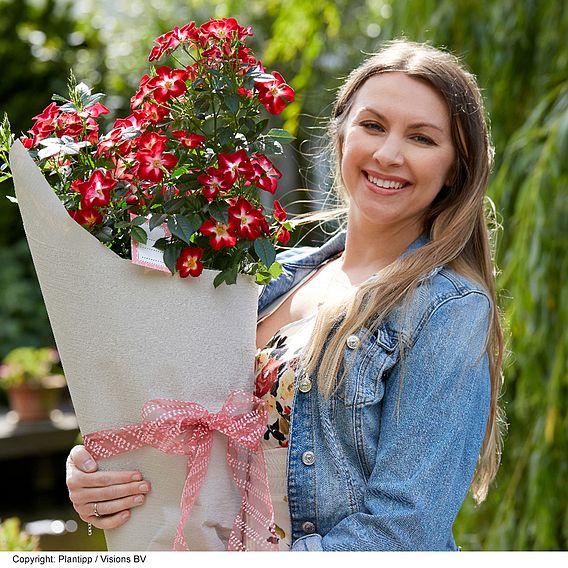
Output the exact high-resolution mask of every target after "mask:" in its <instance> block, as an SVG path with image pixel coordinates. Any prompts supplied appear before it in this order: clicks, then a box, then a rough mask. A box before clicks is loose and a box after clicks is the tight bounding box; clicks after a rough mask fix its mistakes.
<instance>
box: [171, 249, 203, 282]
mask: <svg viewBox="0 0 568 568" xmlns="http://www.w3.org/2000/svg"><path fill="white" fill-rule="evenodd" d="M202 257H203V249H202V248H199V247H184V248H183V249H182V251H181V253H180V255H179V257H178V259H177V262H176V269H177V270H178V271H179V275H180V276H181V278H187V277H188V276H199V275H200V274H201V273H202V272H203V262H201V258H202Z"/></svg>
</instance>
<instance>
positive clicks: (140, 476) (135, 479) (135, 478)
mask: <svg viewBox="0 0 568 568" xmlns="http://www.w3.org/2000/svg"><path fill="white" fill-rule="evenodd" d="M132 481H142V475H141V474H140V473H135V474H134V475H133V476H132Z"/></svg>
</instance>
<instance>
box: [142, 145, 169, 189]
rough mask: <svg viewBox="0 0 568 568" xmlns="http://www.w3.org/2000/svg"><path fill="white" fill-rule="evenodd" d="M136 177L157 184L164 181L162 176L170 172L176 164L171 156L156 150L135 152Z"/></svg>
mask: <svg viewBox="0 0 568 568" xmlns="http://www.w3.org/2000/svg"><path fill="white" fill-rule="evenodd" d="M136 159H137V160H138V162H139V163H138V168H137V170H136V173H137V174H138V176H139V177H140V178H141V179H143V180H147V181H151V182H154V183H158V182H160V181H162V180H163V179H164V175H165V174H166V173H168V172H169V171H170V170H172V169H173V168H174V167H175V166H176V165H177V163H178V160H177V158H176V157H175V156H174V155H173V154H169V153H167V152H165V153H163V152H162V151H161V150H160V149H157V150H138V152H136Z"/></svg>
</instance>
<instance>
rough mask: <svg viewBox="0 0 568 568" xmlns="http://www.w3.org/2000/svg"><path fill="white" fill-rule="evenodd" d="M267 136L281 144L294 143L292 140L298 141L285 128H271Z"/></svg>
mask: <svg viewBox="0 0 568 568" xmlns="http://www.w3.org/2000/svg"><path fill="white" fill-rule="evenodd" d="M266 135H267V136H270V138H272V139H273V140H278V142H280V143H281V144H287V143H288V142H292V140H296V137H295V136H293V135H292V134H290V133H289V132H288V131H287V130H284V129H283V128H271V129H270V130H269V131H268V133H267V134H266Z"/></svg>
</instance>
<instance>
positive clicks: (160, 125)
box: [0, 18, 294, 286]
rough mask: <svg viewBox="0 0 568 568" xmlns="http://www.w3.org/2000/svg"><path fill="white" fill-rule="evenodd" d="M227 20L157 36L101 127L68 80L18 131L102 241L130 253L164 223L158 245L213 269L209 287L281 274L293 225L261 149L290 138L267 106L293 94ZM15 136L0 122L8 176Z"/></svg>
mask: <svg viewBox="0 0 568 568" xmlns="http://www.w3.org/2000/svg"><path fill="white" fill-rule="evenodd" d="M251 35H252V32H251V29H250V28H247V27H242V26H240V25H239V24H238V23H237V22H236V20H235V19H233V18H226V19H221V20H214V19H212V20H210V21H208V22H206V23H205V24H203V25H201V26H200V27H198V26H196V24H195V22H190V23H188V24H186V25H184V26H183V27H175V28H174V29H173V30H171V31H169V32H167V33H165V34H163V35H161V36H160V37H158V38H157V39H156V40H155V42H154V43H155V45H154V46H153V48H152V50H151V53H150V55H149V58H148V59H149V61H151V62H159V61H160V62H161V63H160V64H159V65H158V66H154V67H152V68H151V69H150V71H149V73H148V74H146V75H144V76H143V77H142V79H141V81H140V85H139V88H138V90H137V92H136V93H135V95H134V96H133V97H132V98H131V114H130V115H129V116H127V117H126V118H120V119H118V120H116V121H115V123H114V125H113V127H112V129H111V130H110V131H109V132H108V133H106V134H101V132H100V130H101V128H100V125H99V121H100V120H101V117H102V116H103V115H105V114H107V113H108V112H109V111H108V109H107V108H106V107H105V106H104V105H103V104H102V103H101V100H102V99H103V96H104V95H103V94H101V93H92V91H91V89H90V88H89V87H87V86H86V85H84V84H83V83H79V84H77V82H76V80H75V78H74V77H73V75H71V77H70V80H69V96H68V98H63V97H60V96H57V95H54V97H53V100H54V102H52V103H51V104H50V105H49V106H48V107H47V108H45V110H44V111H43V112H42V113H40V114H39V115H37V116H36V117H34V124H33V126H32V128H31V129H30V130H29V131H28V133H27V134H26V135H24V136H22V137H21V138H20V140H21V142H22V143H23V144H24V146H25V147H26V148H27V149H28V151H29V152H30V154H31V156H32V158H33V159H34V161H35V162H36V164H37V165H38V166H39V168H40V169H41V170H42V172H43V173H44V175H45V176H46V178H47V179H48V181H49V182H50V185H51V186H52V187H53V189H54V191H55V193H56V194H57V196H58V197H59V199H60V200H61V201H62V202H63V204H64V205H65V207H66V209H67V211H68V212H69V214H70V215H71V216H72V217H73V218H74V219H75V220H76V221H77V222H78V223H80V224H81V225H83V226H84V227H85V228H86V229H87V230H88V231H89V232H91V233H92V234H93V235H94V236H95V237H97V238H98V239H99V240H100V241H101V242H103V243H104V244H105V245H106V246H107V247H109V248H110V249H111V250H113V251H114V252H116V253H117V254H118V255H120V256H121V257H123V258H130V257H131V241H132V240H134V241H137V242H138V243H142V244H145V243H146V240H147V232H146V230H145V229H144V228H143V226H148V229H149V230H152V229H154V228H155V227H157V226H160V225H166V226H167V228H168V229H169V231H168V236H167V237H165V238H162V239H159V240H158V241H157V242H156V243H155V245H154V246H156V247H157V248H159V249H160V250H162V251H163V260H164V263H165V265H166V266H167V267H168V269H169V270H170V271H171V272H172V274H173V273H176V272H177V273H179V275H180V276H181V277H182V278H185V277H188V276H191V277H197V276H199V275H200V274H201V272H202V270H203V268H207V269H213V270H218V271H219V274H218V275H217V277H216V278H215V282H214V284H215V286H218V285H219V284H221V283H222V282H225V283H227V284H232V283H234V282H235V281H236V278H237V274H238V273H242V274H249V275H254V276H255V278H256V281H257V282H258V283H260V284H263V283H266V282H268V281H270V280H271V279H272V278H274V277H277V276H278V275H279V273H280V267H279V265H278V263H277V262H276V261H275V255H276V252H275V246H277V245H279V244H281V245H283V244H286V243H287V241H288V240H289V238H290V230H291V229H292V224H291V222H290V221H289V220H287V215H286V211H285V210H284V209H283V208H282V206H281V205H280V203H279V202H278V201H277V200H275V201H274V206H273V208H272V207H271V209H273V211H272V212H271V213H269V212H267V211H266V210H265V209H264V207H263V205H262V201H261V197H260V195H261V192H267V193H269V194H274V192H275V190H276V187H277V184H278V180H279V178H280V177H281V173H280V172H279V171H278V169H277V168H276V167H275V166H274V164H273V163H272V161H271V159H270V157H269V156H273V155H276V154H279V153H282V146H281V144H282V143H285V142H289V141H291V140H292V139H293V137H292V136H291V135H290V134H289V133H287V132H286V131H285V130H283V129H279V128H269V122H270V120H269V116H267V113H268V115H269V114H278V113H280V112H281V111H282V110H283V109H284V107H285V106H286V104H288V103H289V102H291V101H292V100H293V99H294V91H293V90H292V88H291V87H290V86H289V85H287V84H286V82H285V81H284V79H283V78H282V76H281V75H280V74H279V73H278V72H275V71H273V72H272V73H267V72H266V70H265V69H264V68H263V66H262V64H261V62H260V61H258V60H257V59H256V58H255V57H254V55H253V53H252V51H251V50H250V48H249V47H247V46H246V40H247V38H248V37H250V36H251ZM12 141H13V136H12V135H11V133H10V126H9V123H8V121H7V118H5V120H4V123H3V126H2V129H1V132H0V145H1V148H0V161H3V162H4V164H2V166H1V168H2V170H1V171H0V176H4V177H7V176H9V175H10V174H9V168H8V166H7V152H8V149H9V146H10V145H11V142H12Z"/></svg>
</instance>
